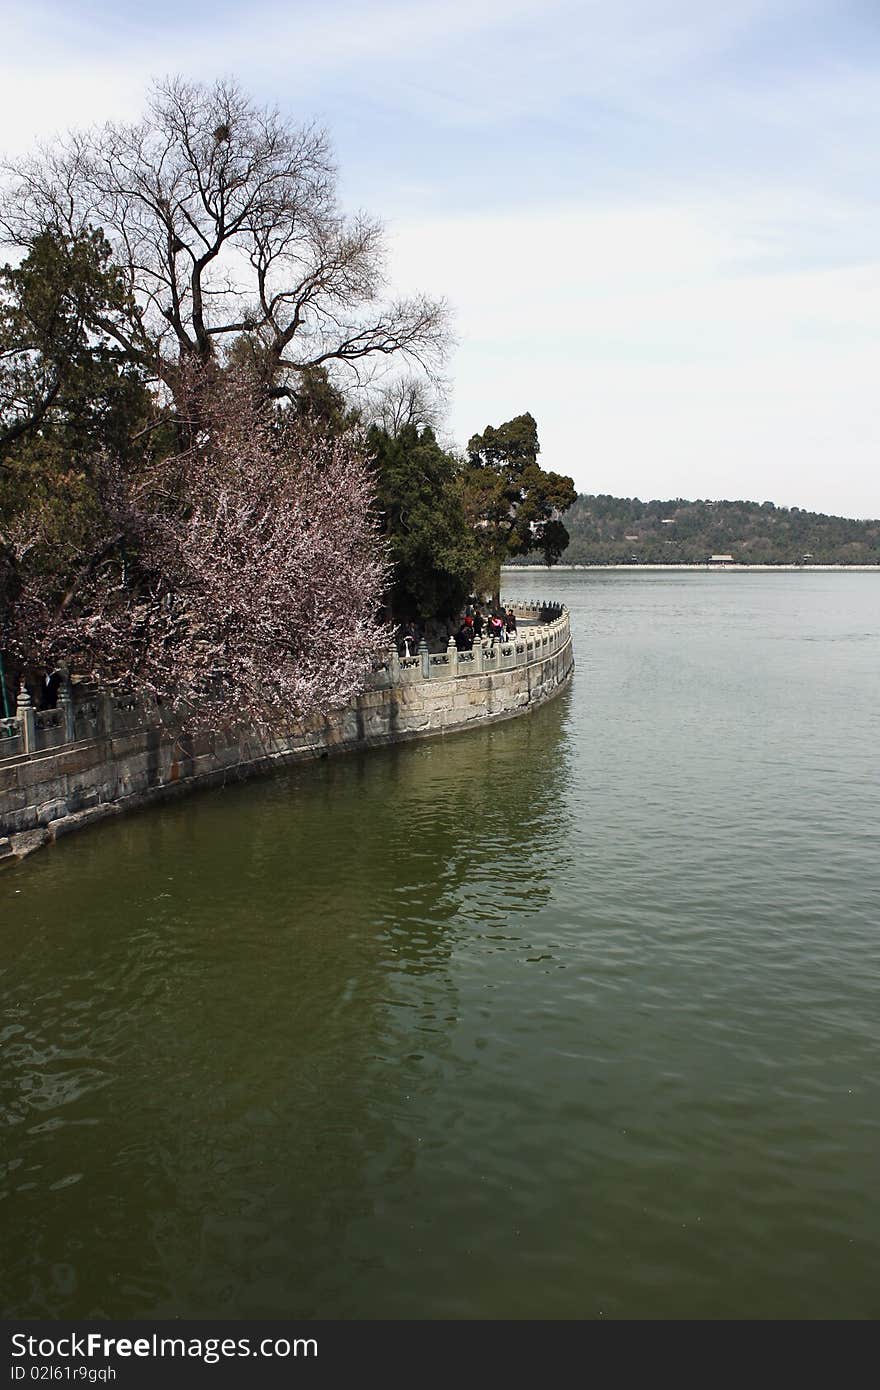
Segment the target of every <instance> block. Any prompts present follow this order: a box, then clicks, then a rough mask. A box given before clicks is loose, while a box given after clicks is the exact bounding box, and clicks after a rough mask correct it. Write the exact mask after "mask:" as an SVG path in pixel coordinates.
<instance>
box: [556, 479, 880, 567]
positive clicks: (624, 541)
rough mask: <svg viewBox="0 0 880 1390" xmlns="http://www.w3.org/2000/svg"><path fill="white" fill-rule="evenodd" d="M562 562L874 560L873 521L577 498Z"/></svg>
mask: <svg viewBox="0 0 880 1390" xmlns="http://www.w3.org/2000/svg"><path fill="white" fill-rule="evenodd" d="M563 520H564V522H565V526H566V528H567V530H568V531H569V534H570V535H571V541H570V543H569V546H568V549H567V550H566V551H565V552H564V553H563V555H562V557H561V562H562V564H568V565H602V564H605V565H619V564H636V563H641V564H653V565H656V564H702V563H704V562H705V561H706V560H708V559H709V557H710V556H712V555H730V556H731V557H732V558H733V560H734V561H735V562H737V563H739V564H750V565H791V564H802V563H807V564H815V565H880V520H878V521H850V520H847V519H846V518H845V517H840V516H826V515H825V514H824V513H823V512H805V511H802V510H801V509H800V508H799V507H776V506H774V504H773V503H772V502H685V501H684V500H683V499H682V498H680V497H678V498H674V499H673V500H671V501H666V502H662V501H654V502H640V501H639V499H638V498H637V497H609V496H605V495H599V496H596V497H594V496H584V495H581V496H579V497H578V499H577V501H576V502H575V503H574V505H573V506H572V507H571V508H570V509H569V510H568V511H567V512H566V513H565V516H564V518H563Z"/></svg>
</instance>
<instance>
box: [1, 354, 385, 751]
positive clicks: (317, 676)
mask: <svg viewBox="0 0 880 1390" xmlns="http://www.w3.org/2000/svg"><path fill="white" fill-rule="evenodd" d="M190 390H191V392H192V396H193V401H194V412H193V414H194V418H195V419H197V420H198V427H197V430H196V431H195V438H194V441H193V443H192V444H191V446H190V447H189V448H188V449H187V450H186V452H184V453H178V454H176V455H172V456H171V457H170V458H168V459H166V460H164V461H163V462H162V463H161V464H160V465H158V466H156V467H154V468H153V469H152V470H151V471H150V472H149V473H148V474H147V475H141V476H139V477H138V478H137V479H133V478H132V477H131V476H130V475H127V474H125V473H124V472H123V471H122V470H120V469H119V468H118V467H115V466H114V465H113V464H112V462H110V461H107V460H104V461H103V463H102V467H101V488H102V494H103V496H102V502H103V514H104V517H105V519H106V522H105V528H104V530H105V533H104V534H101V535H99V536H96V537H95V539H94V543H93V545H92V547H91V554H90V556H89V558H88V560H87V562H86V563H85V564H84V566H83V568H82V571H81V572H80V574H79V575H78V576H77V579H76V582H75V584H74V585H73V586H72V588H71V590H70V591H69V592H68V593H66V594H65V595H63V596H62V597H61V599H60V600H59V598H58V596H57V594H52V593H50V592H49V591H47V589H46V588H45V586H41V582H40V579H39V575H38V574H35V575H34V576H32V578H31V579H30V581H29V582H28V583H26V584H25V585H24V587H23V589H22V591H21V592H20V593H19V594H18V595H17V598H16V600H15V602H14V604H13V606H12V609H11V619H10V629H11V630H10V633H9V637H10V638H11V642H10V646H11V647H12V649H13V650H14V651H15V652H16V654H17V655H18V656H19V658H20V659H21V661H22V664H25V663H28V664H37V663H42V664H44V665H45V666H46V667H47V668H49V669H51V668H52V666H55V665H58V664H64V665H69V666H70V667H71V668H72V669H74V670H77V671H79V672H80V673H82V674H83V675H85V676H87V677H89V678H91V679H92V680H94V681H95V682H96V683H98V684H100V685H102V686H103V687H104V688H106V689H112V688H120V687H124V688H127V689H135V690H138V691H141V692H144V693H146V694H149V695H152V696H153V697H155V698H156V699H157V700H158V701H159V703H160V706H161V708H162V709H163V711H165V712H167V713H168V714H169V715H170V716H172V717H173V718H174V719H175V721H176V722H178V723H179V724H181V726H182V727H184V728H187V729H195V728H212V729H216V728H219V727H221V726H224V725H231V726H237V727H250V728H259V729H262V730H264V731H265V730H268V729H277V728H278V727H279V726H280V725H283V724H284V723H285V722H286V721H290V720H292V719H295V718H297V717H300V716H305V715H309V714H314V713H320V712H325V711H327V710H328V709H331V708H333V707H336V706H339V705H342V704H345V703H347V702H348V701H349V700H351V699H352V698H353V697H354V696H355V695H356V694H357V693H358V691H359V690H361V689H362V688H363V685H364V681H365V677H366V674H367V672H368V671H369V669H370V667H371V665H372V663H373V661H374V659H375V658H376V656H377V654H378V653H379V652H380V651H382V650H383V649H384V648H386V647H387V645H388V640H389V634H388V632H387V630H386V629H385V628H384V627H382V625H381V624H380V623H379V622H378V621H377V616H376V615H377V612H378V610H379V606H380V603H381V595H382V592H383V589H384V587H385V586H386V583H387V562H386V557H385V554H384V551H383V548H382V545H381V542H380V539H379V535H378V529H377V518H376V516H375V512H374V491H373V477H372V473H371V469H370V465H369V462H368V459H367V457H366V453H365V450H364V448H363V444H362V441H361V440H360V438H359V436H357V435H356V434H353V433H344V434H341V435H337V436H335V437H334V436H332V435H330V434H329V433H328V432H327V431H326V430H323V429H322V428H321V427H320V426H319V425H317V424H315V423H313V422H312V423H310V422H309V421H303V420H302V419H293V418H292V417H290V416H284V415H282V416H279V415H278V414H277V413H276V412H275V411H274V410H272V409H271V408H269V407H267V406H265V405H260V404H258V402H257V400H256V398H255V392H254V389H253V383H252V382H251V380H250V379H248V378H247V377H246V376H245V375H243V374H240V373H234V372H225V373H222V374H217V375H215V376H214V377H213V378H207V379H206V378H205V376H204V375H203V373H202V370H201V369H197V370H196V371H195V372H194V374H193V377H192V380H191V383H190ZM178 398H179V397H178ZM35 528H36V529H35ZM38 530H39V517H38V516H37V518H36V519H35V518H34V517H33V515H32V516H31V517H30V518H29V531H28V532H27V533H26V534H25V533H24V532H21V533H18V534H12V535H10V536H8V537H7V545H9V546H10V547H11V550H12V553H13V554H14V555H15V557H16V560H17V563H18V564H19V568H23V567H24V566H23V562H24V560H25V559H26V555H27V553H28V550H29V549H31V550H33V549H34V548H35V547H38V546H39V543H40V537H39V534H38Z"/></svg>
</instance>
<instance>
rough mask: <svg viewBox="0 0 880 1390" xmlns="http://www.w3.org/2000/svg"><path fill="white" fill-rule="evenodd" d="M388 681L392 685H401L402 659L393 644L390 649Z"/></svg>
mask: <svg viewBox="0 0 880 1390" xmlns="http://www.w3.org/2000/svg"><path fill="white" fill-rule="evenodd" d="M388 679H389V681H390V683H391V685H399V684H400V657H399V655H398V652H397V648H396V647H395V645H394V643H393V642H392V644H391V646H390V647H389V648H388Z"/></svg>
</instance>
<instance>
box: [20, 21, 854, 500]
mask: <svg viewBox="0 0 880 1390" xmlns="http://www.w3.org/2000/svg"><path fill="white" fill-rule="evenodd" d="M10 10H11V13H10ZM3 28H4V36H5V38H6V40H7V41H6V43H5V45H4V53H3V56H2V58H0V123H2V131H0V146H3V147H5V149H6V150H7V151H10V152H17V151H21V150H24V149H27V148H28V147H29V146H30V145H31V144H32V143H33V141H34V140H35V139H36V138H37V137H45V136H47V135H50V134H51V133H52V132H53V131H54V130H58V129H64V128H65V127H67V126H69V125H74V124H87V123H89V122H91V121H94V120H100V119H103V118H104V117H106V116H111V117H114V118H126V117H136V116H137V115H138V114H139V112H140V110H141V108H142V105H143V98H144V92H145V89H146V87H147V84H148V82H149V80H150V79H151V78H152V77H156V76H163V75H166V74H168V73H171V72H181V73H183V74H185V75H186V76H189V77H194V78H198V79H202V80H210V79H212V78H214V77H216V76H219V75H230V74H234V75H235V76H237V77H238V78H239V79H240V80H241V82H242V83H243V85H245V86H246V87H247V88H248V89H249V90H250V91H251V92H252V93H253V94H254V95H255V96H256V97H258V98H259V99H261V100H266V101H271V102H275V103H277V104H278V105H279V106H280V107H281V108H282V109H283V110H284V111H285V112H286V113H288V114H290V115H291V116H292V117H293V118H294V119H296V120H299V119H306V118H311V117H315V118H317V119H318V120H319V121H320V122H322V123H324V124H326V125H327V126H328V128H329V129H330V131H331V133H332V135H333V138H334V141H335V145H336V150H337V156H338V161H339V166H340V186H341V192H342V196H343V200H344V202H345V203H346V204H347V205H348V206H350V207H351V208H352V209H353V208H355V207H364V208H367V209H368V210H369V211H370V212H373V213H376V214H378V215H379V216H381V217H383V218H384V219H385V221H386V224H387V226H388V234H389V247H390V271H391V275H392V279H393V281H394V283H395V284H396V285H397V286H398V287H399V288H401V289H425V290H428V291H430V292H433V293H437V294H444V295H446V296H447V297H448V298H449V300H450V301H451V303H452V305H453V307H454V309H455V312H456V324H457V332H458V336H459V346H458V349H457V351H456V353H455V356H454V358H453V360H452V362H451V363H450V376H451V378H452V383H453V393H452V399H451V408H450V417H449V432H450V434H451V436H452V437H453V438H454V439H456V440H457V441H458V442H459V443H462V444H463V443H465V442H466V441H467V438H468V437H469V435H470V434H471V433H473V432H474V431H475V430H480V429H482V428H483V427H484V426H485V425H486V424H488V423H499V422H500V421H501V420H503V419H508V418H509V417H510V416H512V415H514V414H518V413H520V412H522V411H524V410H531V412H532V413H533V414H534V415H535V417H536V419H537V421H538V426H539V431H540V435H541V441H542V449H543V452H542V460H543V462H544V463H545V465H546V466H547V467H552V468H556V469H558V470H560V471H563V472H570V473H571V474H573V476H574V478H575V481H576V484H577V485H578V487H579V488H580V489H581V490H582V491H590V492H611V493H616V494H619V495H626V496H641V497H643V498H647V497H671V496H686V497H697V496H700V497H734V498H736V497H747V498H755V499H757V500H758V501H763V500H765V499H770V500H772V501H774V502H776V503H777V504H780V505H789V506H790V505H797V506H802V507H809V508H815V509H818V510H823V511H829V512H840V513H845V514H848V515H855V516H878V515H880V481H878V480H880V470H878V467H877V462H878V454H880V449H878V446H880V411H878V408H877V396H878V392H877V377H878V364H880V352H878V346H880V344H878V337H880V181H878V178H877V169H876V166H877V149H878V146H880V140H878V137H880V81H878V76H880V6H878V4H877V3H876V0H870V3H869V2H868V0H834V3H829V2H828V0H821V3H819V0H737V3H736V4H735V5H731V6H726V7H722V6H716V5H707V4H706V3H705V2H704V0H614V3H612V0H603V2H602V3H590V0H580V3H572V2H571V0H541V3H537V0H506V3H496V2H495V0H487V2H486V3H481V0H471V2H470V3H466V2H465V0H442V3H434V0H423V2H422V3H400V0H397V2H396V3H395V2H391V3H386V0H376V3H373V2H372V0H359V3H351V2H349V3H341V2H340V0H326V3H324V4H322V5H320V6H314V5H312V4H308V5H306V4H301V3H298V0H286V3H283V4H279V3H275V0H253V3H251V4H249V5H247V6H244V5H242V4H240V3H238V4H235V5H232V4H223V3H219V4H218V3H212V4H211V5H208V4H205V3H201V2H200V0H197V3H192V4H187V3H185V0H182V2H181V3H179V4H171V3H168V2H167V0H159V3H153V4H150V5H149V6H146V5H138V6H134V5H126V4H124V3H123V4H120V3H116V4H113V5H110V4H105V3H91V4H85V5H84V6H82V5H81V6H80V7H79V8H78V9H77V10H76V11H74V9H73V7H72V6H70V5H69V4H66V3H65V4H61V3H36V4H30V5H28V6H27V7H25V6H23V5H19V6H15V7H7V12H6V14H5V16H4V20H3Z"/></svg>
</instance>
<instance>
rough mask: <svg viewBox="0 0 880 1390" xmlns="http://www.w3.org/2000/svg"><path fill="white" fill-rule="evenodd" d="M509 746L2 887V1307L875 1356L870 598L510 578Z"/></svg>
mask: <svg viewBox="0 0 880 1390" xmlns="http://www.w3.org/2000/svg"><path fill="white" fill-rule="evenodd" d="M505 591H506V596H507V597H508V598H511V599H517V598H527V597H530V596H532V595H534V596H539V597H545V598H550V597H554V598H560V599H562V601H563V602H565V603H567V604H568V605H569V607H570V609H571V613H572V620H573V630H574V639H575V654H576V659H577V670H576V672H575V677H574V682H573V684H572V686H571V688H570V690H569V691H567V692H566V693H565V694H564V695H563V696H561V697H560V698H559V699H557V700H556V701H554V702H553V703H551V704H550V705H548V706H547V707H546V708H544V709H542V710H540V711H538V712H537V713H535V714H534V715H532V716H529V717H527V718H522V719H518V720H513V721H510V722H507V723H504V724H500V725H498V726H496V727H495V728H491V729H487V730H481V731H474V732H472V733H469V734H464V735H458V736H454V737H452V738H450V739H449V740H447V741H436V742H430V743H423V744H411V745H408V746H403V747H398V748H393V749H387V750H382V751H376V752H373V753H370V754H366V755H363V756H360V755H358V756H352V757H348V758H343V759H339V760H338V761H335V762H334V761H330V762H316V763H314V764H310V765H308V766H302V767H299V768H296V769H294V770H292V771H290V772H288V773H286V774H285V775H283V776H281V777H279V778H277V779H274V780H271V781H264V782H255V783H250V784H246V785H242V786H236V787H231V788H228V789H226V790H222V791H216V792H208V793H204V794H202V795H198V796H195V797H192V798H190V799H188V800H185V801H181V802H179V803H177V804H174V805H170V806H168V807H164V808H157V809H155V810H152V811H150V812H147V813H144V814H141V815H138V816H132V817H130V818H126V819H123V820H121V821H120V822H117V823H113V824H105V825H102V826H100V827H97V828H96V829H95V830H93V831H90V832H86V833H84V834H82V835H81V836H78V837H73V838H71V839H69V840H65V841H62V842H61V843H60V844H59V845H58V846H57V847H55V848H52V849H50V850H48V851H45V852H44V853H42V854H39V855H36V856H34V857H33V858H32V859H30V860H28V861H26V862H25V863H24V864H22V865H21V867H20V868H17V869H15V870H8V871H6V872H5V873H4V874H3V876H2V877H0V908H2V938H0V965H2V975H0V1007H2V1035H0V1036H2V1040H3V1049H2V1060H0V1104H2V1112H3V1147H2V1154H0V1159H2V1168H0V1197H2V1201H0V1222H2V1230H3V1259H2V1268H0V1291H2V1296H0V1306H2V1308H3V1310H4V1312H5V1313H6V1314H7V1315H12V1316H14V1315H20V1316H24V1315H27V1316H48V1317H57V1318H60V1317H85V1316H90V1317H91V1316H102V1315H103V1316H107V1317H144V1318H146V1317H152V1316H179V1317H184V1318H186V1317H196V1316H213V1317H221V1318H222V1317H257V1316H265V1317H274V1316H278V1317H287V1316H301V1317H338V1318H383V1317H388V1318H411V1317H412V1318H456V1317H465V1318H538V1317H549V1318H589V1319H593V1318H603V1317H604V1318H685V1317H697V1318H744V1317H758V1318H824V1317H838V1318H840V1317H844V1318H846V1317H851V1318H866V1317H876V1316H877V1315H878V1313H880V1205H878V1198H877V1167H878V1150H880V1069H878V1042H880V1008H878V994H880V922H878V918H880V817H878V809H880V795H878V781H877V768H878V756H877V755H878V745H880V716H878V695H880V575H864V574H788V573H787V574H779V575H774V574H747V573H737V574H723V573H722V574H710V573H706V574H694V573H686V574H675V573H671V574H670V573H650V574H647V573H639V572H635V571H634V572H632V573H606V574H602V573H601V572H599V573H582V574H557V575H546V574H544V573H543V572H542V573H541V574H537V575H520V574H515V575H511V576H509V577H506V585H505Z"/></svg>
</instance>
